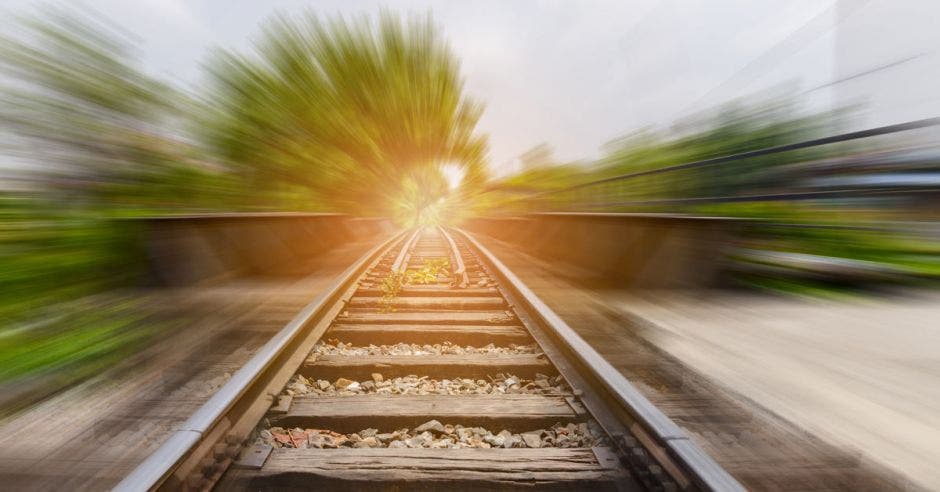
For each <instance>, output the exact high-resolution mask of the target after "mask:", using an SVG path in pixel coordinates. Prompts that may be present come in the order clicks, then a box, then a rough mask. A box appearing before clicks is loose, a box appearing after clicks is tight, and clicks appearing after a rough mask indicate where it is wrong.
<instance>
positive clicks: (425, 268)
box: [379, 258, 450, 312]
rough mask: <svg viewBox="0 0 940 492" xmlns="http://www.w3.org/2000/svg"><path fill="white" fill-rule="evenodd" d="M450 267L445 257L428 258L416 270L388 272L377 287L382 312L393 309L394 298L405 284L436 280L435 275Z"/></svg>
mask: <svg viewBox="0 0 940 492" xmlns="http://www.w3.org/2000/svg"><path fill="white" fill-rule="evenodd" d="M448 268H450V261H449V260H448V259H447V258H429V259H427V260H425V261H424V265H422V266H421V268H419V269H417V270H409V271H407V272H395V271H393V272H389V273H388V275H386V276H385V278H383V279H382V283H381V284H380V285H379V288H380V289H381V290H382V303H381V304H382V307H381V310H382V311H383V312H390V311H394V310H395V308H394V304H395V299H397V298H398V295H399V294H400V293H401V290H402V289H403V288H404V287H405V286H407V285H414V284H422V285H423V284H429V283H431V282H434V281H435V280H437V276H438V275H440V274H441V272H442V271H444V270H447V269H448Z"/></svg>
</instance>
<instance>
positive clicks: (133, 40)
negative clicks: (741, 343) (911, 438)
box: [0, 0, 940, 479]
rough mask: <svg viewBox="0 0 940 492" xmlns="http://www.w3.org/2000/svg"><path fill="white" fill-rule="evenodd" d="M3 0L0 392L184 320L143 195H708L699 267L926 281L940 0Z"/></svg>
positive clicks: (510, 212)
mask: <svg viewBox="0 0 940 492" xmlns="http://www.w3.org/2000/svg"><path fill="white" fill-rule="evenodd" d="M2 9H3V15H4V19H6V22H4V23H3V25H2V27H0V31H2V39H0V131H2V133H0V387H2V388H4V389H3V395H4V396H3V397H2V398H0V403H3V408H0V413H3V414H8V413H12V412H15V411H19V410H21V409H22V408H23V407H25V406H27V405H29V404H30V403H32V402H35V401H38V400H41V399H43V398H45V397H46V396H48V395H50V394H52V393H54V392H56V391H59V390H60V389H62V388H64V387H68V386H70V385H74V384H76V383H77V382H79V381H82V380H85V379H87V378H88V377H90V376H93V375H95V374H99V373H100V372H101V371H103V370H104V369H106V368H108V367H111V366H113V365H114V364H115V363H117V362H118V361H120V360H122V359H126V358H127V357H128V354H133V353H135V352H136V351H138V350H140V349H141V348H142V347H145V346H147V345H148V344H149V343H152V341H153V340H154V338H155V337H160V336H163V335H165V334H166V333H168V332H171V331H172V330H177V329H179V328H180V327H181V326H184V325H185V324H186V323H184V322H181V321H179V320H177V319H173V318H168V317H166V316H159V315H154V314H153V313H152V312H151V311H148V310H147V309H145V308H144V307H143V306H142V305H143V304H145V303H147V302H148V300H147V297H146V296H145V295H142V294H141V292H144V291H147V290H146V289H147V288H152V287H153V285H152V284H153V272H151V271H149V269H151V268H152V265H150V264H148V261H150V260H151V259H152V258H150V257H149V256H148V250H147V245H146V244H144V242H145V239H146V237H147V236H146V231H145V228H146V227H147V223H148V222H147V221H148V220H150V218H153V217H157V216H175V215H180V214H205V213H217V212H224V213H229V212H284V211H289V212H337V213H345V214H351V215H354V216H361V217H391V218H392V219H394V220H395V221H396V222H397V223H398V224H399V225H402V226H412V225H416V224H435V223H450V224H471V223H473V221H474V220H479V218H481V217H489V218H494V217H495V218H499V217H507V216H514V217H518V216H528V215H529V214H536V213H548V212H551V213H567V212H578V213H613V212H616V213H631V214H638V215H636V216H637V217H639V216H640V215H639V214H645V216H649V217H675V216H681V217H693V218H697V217H711V218H718V219H719V220H721V221H722V223H723V224H730V225H729V226H728V230H733V234H729V235H726V236H722V237H723V239H722V240H721V247H720V248H715V249H712V250H711V251H713V256H714V257H713V258H711V259H712V260H714V262H713V263H716V264H717V265H718V266H716V267H714V269H716V270H718V272H717V273H716V274H715V278H716V279H717V280H715V281H709V282H708V285H707V288H708V289H722V290H725V291H733V292H735V293H736V295H745V294H747V295H751V294H754V293H760V294H761V295H768V296H777V297H778V298H784V299H792V298H798V299H802V300H806V299H817V300H818V299H826V300H832V299H839V300H845V299H849V300H859V299H872V298H875V299H881V300H882V301H883V300H884V299H888V300H889V301H888V302H884V303H883V304H879V306H881V307H879V310H880V311H879V312H880V313H883V314H885V313H887V314H890V312H891V309H892V306H893V303H894V301H893V299H907V298H910V297H911V296H915V297H917V296H927V299H930V301H929V303H932V299H933V297H930V296H932V289H934V288H935V284H936V280H937V278H938V276H940V256H938V252H940V243H938V239H940V238H938V234H940V227H938V223H937V219H938V218H940V217H938V207H937V205H938V198H940V195H938V191H940V147H938V144H940V140H938V127H937V126H936V125H937V124H938V123H940V122H938V121H936V120H932V119H931V118H934V117H937V116H940V92H938V91H937V89H936V79H937V77H940V58H938V57H940V54H938V52H937V50H938V47H940V30H937V29H936V25H935V22H936V19H937V18H940V4H938V3H937V2H933V1H930V0H920V1H918V0H903V1H889V0H869V1H866V0H831V1H819V0H809V1H787V2H775V1H759V2H752V1H725V0H720V1H719V0H716V1H702V2H685V1H669V0H662V1H654V0H638V1H630V2H619V1H618V2H577V3H552V2H472V3H456V2H453V3H450V2H431V1H402V2H371V1H361V2H348V1H336V2H333V1H325V2H315V3H311V2H303V1H275V2H248V1H245V2H233V1H221V0H220V1H215V0H212V1H204V2H184V1H182V0H144V1H140V2H122V1H117V0H114V1H111V0H102V1H86V2H60V3H41V4H40V3H37V2H30V1H23V0H7V1H6V2H4V4H3V6H2ZM871 129H875V131H871V132H867V133H866V132H864V131H866V130H871ZM859 132H861V133H859ZM834 136H841V137H839V138H834V139H830V140H820V139H825V138H827V137H834ZM765 149H773V150H772V151H762V150H765ZM493 223H494V222H491V223H488V224H490V225H489V226H487V227H490V228H491V230H490V232H492V234H493V236H497V237H501V239H504V240H506V241H510V242H511V240H513V237H511V234H508V233H507V231H506V230H498V229H499V227H497V226H492V224H493ZM510 227H511V226H510ZM494 228H495V229H494ZM585 234H591V233H590V232H586V233H585ZM515 239H517V240H520V238H518V237H517V238H515ZM522 242H523V243H524V242H525V240H524V238H522ZM519 248H520V249H521V250H522V251H525V248H524V247H523V246H520V247H519ZM709 248H711V246H709ZM561 256H562V257H563V256H564V255H561ZM717 256H720V258H717ZM556 259H557V258H556ZM582 266H583V265H582ZM690 268H694V267H690ZM604 280H605V281H606V282H608V283H610V282H613V283H615V284H616V282H617V281H618V279H616V278H607V279H604ZM619 280H620V281H623V280H624V279H622V278H621V279H619ZM626 283H627V284H629V283H630V282H629V281H626ZM633 287H634V288H640V287H642V286H640V285H638V284H637V285H633ZM705 287H706V286H703V285H697V286H696V288H705ZM147 292H149V291H147ZM605 302H608V301H605ZM610 302H612V301H610ZM879 302H881V301H879ZM897 302H900V301H897ZM768 316H769V315H768ZM926 316H928V318H926V319H922V321H923V323H926V324H930V325H934V324H935V319H936V318H930V316H932V314H930V313H928V314H927V315H926ZM187 323H188V321H187ZM850 323H851V322H850ZM927 338H928V339H929V341H930V342H931V343H936V340H937V336H936V334H932V333H931V334H929V335H927ZM915 343H916V342H915ZM918 357H920V358H921V359H923V361H924V364H926V365H925V366H924V367H926V368H927V369H924V370H925V371H936V370H937V367H940V366H937V365H936V364H937V362H936V359H935V358H933V359H929V360H927V359H926V357H927V356H918ZM936 403H937V401H936V399H934V400H932V402H928V406H930V405H934V404H936ZM932 410H933V411H936V410H937V408H932ZM932 415H934V417H932V418H934V419H936V413H934V414H932ZM934 423H936V420H934ZM934 479H936V476H935V475H934Z"/></svg>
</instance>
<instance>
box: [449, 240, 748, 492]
mask: <svg viewBox="0 0 940 492" xmlns="http://www.w3.org/2000/svg"><path fill="white" fill-rule="evenodd" d="M457 231H458V232H459V233H460V234H462V235H463V237H464V238H466V239H467V241H468V243H470V244H472V245H473V247H474V248H476V250H477V251H478V252H479V253H480V254H481V255H482V256H483V257H484V258H486V260H487V262H488V263H489V264H490V265H491V266H492V267H493V268H494V270H495V271H496V272H497V274H498V275H499V276H500V277H502V280H503V281H504V282H503V283H504V285H505V286H506V287H508V288H510V289H512V291H513V292H514V294H515V295H516V296H517V297H518V298H519V299H521V300H522V301H523V302H524V303H525V304H526V305H527V306H526V307H527V308H528V309H529V311H530V312H532V313H534V314H535V315H536V316H537V317H538V318H539V319H540V321H541V322H542V324H543V325H544V326H546V327H547V328H548V329H549V330H551V331H552V332H553V333H554V334H555V336H556V337H557V338H558V339H559V340H560V341H561V342H563V343H564V344H565V345H567V347H568V348H569V351H570V353H571V354H573V356H574V357H576V358H577V359H578V360H579V361H580V363H581V364H582V365H583V366H584V367H585V368H586V369H587V370H589V371H590V372H591V373H593V376H594V377H595V378H596V379H597V380H598V381H600V382H601V383H602V384H603V385H604V387H605V389H606V390H607V391H608V392H609V393H610V395H611V396H613V397H614V398H615V399H616V400H617V401H618V402H619V403H620V404H621V405H622V406H623V407H624V408H625V409H626V410H627V411H628V413H629V414H631V415H633V416H634V417H635V418H636V419H637V420H638V421H639V422H640V423H641V424H642V425H643V427H644V428H645V429H646V430H648V431H649V432H651V433H652V434H653V435H654V436H655V437H656V439H658V440H659V441H660V442H661V443H662V444H664V445H665V446H666V447H667V449H668V450H669V451H670V452H671V454H672V456H673V457H674V458H675V459H677V460H678V461H679V463H680V464H681V466H682V467H683V468H684V469H685V471H686V472H687V473H689V474H690V476H691V478H692V480H693V481H694V482H695V484H696V485H698V486H699V487H700V488H702V489H703V490H708V491H728V492H739V491H744V490H746V489H745V488H744V486H743V485H741V483H740V482H738V481H737V480H736V479H735V478H734V477H732V476H731V475H730V474H729V473H728V472H727V471H725V470H724V468H722V467H721V465H719V464H718V463H716V462H715V460H714V459H712V457H711V456H709V455H708V454H707V453H706V452H705V451H704V450H702V449H701V448H700V447H699V446H698V445H697V444H695V442H693V441H692V440H691V439H689V436H688V435H687V434H686V433H685V432H684V431H683V430H682V429H681V428H679V426H678V425H676V424H675V422H673V421H672V419H670V418H669V417H667V416H666V415H665V414H664V413H663V412H662V411H661V410H659V408H657V407H656V406H655V405H653V404H652V403H651V402H650V401H649V400H648V399H647V398H646V397H645V396H643V394H642V393H640V392H639V390H637V389H636V387H635V386H633V384H632V383H630V381H629V380H628V379H627V378H626V377H624V376H623V375H622V374H621V373H620V371H618V370H617V369H616V368H615V367H614V366H612V365H611V364H610V363H609V362H607V361H606V360H605V359H604V358H603V357H602V356H601V355H600V354H599V353H598V352H597V351H596V350H594V348H593V347H591V346H590V345H589V344H588V343H587V342H586V341H585V340H584V339H583V338H581V336H580V335H578V334H577V332H575V331H574V329H572V328H571V327H570V326H569V325H568V324H567V323H566V322H565V321H564V320H563V319H561V317H559V316H558V315H557V314H555V312H554V311H553V310H552V309H551V308H549V307H548V305H546V304H545V303H544V302H543V301H542V300H541V299H539V297H538V296H537V295H536V294H535V293H534V292H532V290H530V289H529V288H528V287H527V286H526V285H525V284H524V283H523V282H522V281H521V280H520V279H519V277H517V276H516V275H515V274H514V273H513V272H512V271H511V270H509V268H507V267H506V265H504V264H503V263H502V262H501V261H500V260H499V259H498V258H496V256H495V255H493V254H492V253H491V252H490V251H489V250H488V249H487V248H486V247H485V246H483V245H482V244H481V243H480V242H479V241H477V240H476V238H474V237H473V236H472V235H471V234H469V233H467V232H466V231H464V230H462V229H457Z"/></svg>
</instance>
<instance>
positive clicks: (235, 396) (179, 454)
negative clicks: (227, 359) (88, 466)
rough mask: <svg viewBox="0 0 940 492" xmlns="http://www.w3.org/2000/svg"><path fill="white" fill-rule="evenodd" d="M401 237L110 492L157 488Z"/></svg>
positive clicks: (370, 256) (355, 270)
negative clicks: (317, 320) (282, 356)
mask: <svg viewBox="0 0 940 492" xmlns="http://www.w3.org/2000/svg"><path fill="white" fill-rule="evenodd" d="M402 235H403V233H399V234H395V235H394V236H392V237H390V238H388V239H386V240H385V241H383V242H382V243H380V244H378V245H376V246H375V247H373V248H372V249H370V250H369V251H368V252H367V253H365V254H364V255H363V256H361V257H360V258H359V259H358V260H357V261H356V262H355V263H354V264H353V265H352V266H350V267H349V268H347V269H346V270H345V271H344V272H343V273H342V274H340V276H339V277H338V278H337V279H336V280H335V281H333V283H332V284H330V286H329V287H327V288H326V289H325V290H324V291H323V292H321V293H320V294H319V295H317V296H316V297H315V298H314V299H313V300H312V301H311V302H310V303H309V304H307V305H306V306H305V307H304V308H303V310H301V311H300V312H299V313H298V314H297V316H295V317H294V318H293V319H292V320H291V321H290V322H288V323H287V325H285V326H284V328H282V329H281V330H280V331H279V332H278V333H277V334H276V335H274V337H272V338H271V339H270V340H269V341H268V342H267V343H265V344H264V346H262V347H261V349H260V350H258V352H257V353H255V355H254V356H252V358H251V359H249V361H248V362H247V363H246V364H245V365H244V366H242V367H241V368H240V369H239V370H238V371H236V372H235V374H233V375H232V377H231V379H229V380H228V381H227V382H226V383H225V385H223V386H222V387H221V388H220V389H219V390H218V391H217V392H216V393H215V394H214V395H212V397H211V398H210V399H209V400H208V401H207V402H206V403H204V404H203V405H202V406H201V407H200V408H199V409H198V410H197V411H196V412H195V413H194V414H193V415H192V416H190V417H189V419H187V420H186V422H185V423H183V425H181V426H180V428H179V429H178V430H176V431H175V432H174V433H173V434H171V435H170V437H169V438H168V439H167V440H166V441H165V442H164V443H163V445H161V446H160V447H159V448H158V449H157V450H156V451H154V452H153V453H152V454H151V455H150V456H149V457H147V459H145V460H144V461H143V462H142V463H140V464H139V465H138V466H137V468H135V469H134V470H133V471H132V472H131V473H130V474H129V475H127V476H126V477H124V479H123V480H122V481H121V482H120V483H119V484H117V486H115V487H114V489H113V490H116V491H121V492H132V491H134V492H136V491H146V490H154V489H157V488H158V487H160V486H161V485H162V484H163V483H164V482H165V481H166V480H167V478H169V477H170V476H171V475H172V474H173V473H174V471H175V470H176V468H177V467H178V466H179V465H180V464H181V463H182V462H183V461H184V459H186V457H187V456H188V455H189V454H190V453H191V452H193V451H195V450H196V448H197V447H198V446H199V444H200V441H201V440H202V439H203V437H204V436H206V435H207V434H209V432H210V431H211V430H212V429H213V428H214V427H215V426H216V425H217V424H218V423H219V422H221V421H222V420H223V418H224V417H225V416H226V413H227V412H228V411H229V410H230V409H231V408H232V407H233V406H234V405H235V404H236V402H238V400H239V399H240V398H241V397H242V396H243V395H244V394H245V393H246V392H247V391H248V390H249V388H251V387H252V386H253V385H254V384H255V383H256V382H258V381H259V380H260V379H261V376H262V374H264V373H265V372H266V371H268V370H269V369H270V368H271V367H272V364H273V362H274V361H275V359H277V358H278V357H280V356H281V355H282V354H283V353H284V352H285V350H286V349H287V348H288V347H289V345H290V344H291V343H292V342H294V341H295V340H296V339H298V338H299V337H300V336H301V335H302V334H303V332H304V328H305V327H307V326H309V325H310V324H311V322H313V321H314V320H316V319H317V318H319V317H321V316H322V314H323V312H324V311H326V310H327V309H328V308H329V307H331V306H333V305H335V304H336V302H337V301H338V298H339V297H340V296H341V295H342V293H343V292H344V291H345V290H346V289H348V288H349V285H350V284H351V283H353V282H354V281H355V280H356V279H357V278H359V276H360V275H361V274H362V272H363V271H364V270H365V269H366V268H367V267H368V265H369V264H370V262H372V261H373V260H374V259H375V258H376V257H378V255H379V254H380V253H383V252H385V251H386V250H388V249H389V248H390V245H392V244H394V243H395V241H397V240H398V239H399V238H400V237H402ZM406 246H407V243H406Z"/></svg>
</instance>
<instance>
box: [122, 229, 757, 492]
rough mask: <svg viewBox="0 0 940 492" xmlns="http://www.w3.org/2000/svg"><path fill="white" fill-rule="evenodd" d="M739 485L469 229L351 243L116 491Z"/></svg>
mask: <svg viewBox="0 0 940 492" xmlns="http://www.w3.org/2000/svg"><path fill="white" fill-rule="evenodd" d="M314 486H315V487H325V488H329V489H331V490H333V489H337V488H347V489H356V490H359V489H362V488H368V489H380V490H384V489H394V490H402V489H410V488H418V489H421V488H423V489H427V488H429V487H443V486H448V487H454V488H457V489H461V490H463V489H494V488H495V489H504V488H514V487H522V488H544V489H582V488H586V487H595V488H600V489H611V490H741V489H742V487H741V486H740V484H738V483H737V482H736V481H735V480H734V479H733V478H732V477H731V476H730V475H728V474H727V473H726V472H725V471H724V470H722V469H721V468H720V467H719V466H718V465H717V464H716V463H715V462H714V461H713V460H712V459H711V458H710V457H708V455H706V454H705V453H704V452H703V451H702V450H701V449H699V448H698V446H696V445H695V444H694V443H693V442H692V441H690V440H689V439H688V437H687V436H686V435H685V434H684V432H683V431H682V430H681V429H679V428H678V426H676V425H675V424H674V423H673V422H672V421H670V420H669V419H668V418H667V417H666V416H665V415H663V414H662V413H661V412H660V411H659V410H658V409H657V408H656V407H655V406H653V405H652V404H650V403H649V401H647V400H646V399H645V398H644V397H643V396H642V395H641V394H640V393H639V392H638V391H637V390H636V389H635V388H634V387H633V386H632V385H631V384H630V383H629V382H628V381H627V380H626V379H624V378H623V376H621V375H620V373H619V372H617V371H616V370H615V369H614V368H613V367H612V366H610V364H608V363H607V362H606V361H604V360H603V359H602V358H601V357H600V356H599V355H598V354H597V353H596V352H595V351H594V350H593V349H592V348H591V347H590V346H589V345H587V343H586V342H584V341H583V340H582V339H581V338H580V337H579V336H578V335H576V334H575V333H574V331H572V330H571V328H570V327H568V325H567V324H565V323H564V321H563V320H561V319H560V318H559V317H558V316H557V315H555V314H554V313H553V312H552V311H551V310H550V309H549V308H548V307H547V306H545V305H544V304H543V303H542V302H541V301H540V300H539V299H538V298H537V297H536V296H535V295H534V294H533V293H532V292H531V291H529V290H528V289H527V288H526V287H525V286H524V285H523V284H522V283H521V282H520V281H519V279H518V278H516V277H515V276H514V275H513V274H512V272H510V271H509V270H508V269H507V268H506V267H505V266H504V265H502V263H500V262H499V260H498V259H496V258H495V257H494V256H493V255H492V254H490V253H489V252H488V251H487V250H486V249H485V248H483V246H482V245H480V244H479V243H477V242H476V241H475V240H474V239H473V238H472V237H471V236H470V235H468V234H466V233H464V232H463V231H459V230H449V229H444V228H440V227H438V228H430V227H428V228H423V229H416V230H412V231H408V232H405V233H402V234H400V235H398V236H396V237H394V238H392V239H389V240H388V241H386V242H385V243H383V244H381V245H379V246H377V247H376V248H374V249H373V250H372V251H370V252H369V253H367V254H366V255H365V256H364V257H363V258H362V259H360V260H359V261H358V262H357V263H356V264H355V265H353V266H352V267H350V268H349V269H348V270H347V271H346V272H345V273H344V274H343V275H342V276H341V277H340V278H339V279H337V281H336V282H335V283H334V284H333V286H332V287H331V288H330V289H328V290H327V291H326V292H324V293H323V294H321V295H320V296H319V297H318V298H317V299H315V300H314V301H313V302H311V303H310V304H309V305H308V306H307V307H306V308H305V309H304V310H303V311H302V312H301V313H300V314H298V316H297V317H296V318H295V319H294V320H292V321H291V322H290V323H289V324H288V325H287V326H285V327H284V329H283V330H282V331H281V332H280V333H278V335H277V336H275V337H274V338H273V339H272V340H271V341H270V342H268V344H266V345H265V346H264V347H263V348H262V349H261V350H259V352H258V353H257V354H256V355H255V356H254V357H253V358H252V359H251V360H250V361H249V363H248V364H246V365H245V366H244V367H243V368H242V369H240V370H239V371H238V372H237V373H236V374H234V375H233V377H232V379H231V380H229V382H228V383H227V384H226V385H225V386H224V387H223V388H222V389H221V390H220V391H219V392H218V393H216V394H215V395H214V396H213V398H212V399H210V401H208V402H207V403H206V404H205V405H204V406H203V407H202V408H200V409H199V410H198V411H197V412H196V413H195V414H194V415H193V416H192V417H191V418H190V419H189V420H188V421H187V422H186V423H185V424H184V425H183V426H182V427H181V428H180V429H179V430H177V431H176V432H175V433H174V434H173V435H172V436H171V437H170V439H169V440H168V441H167V442H166V443H165V444H164V445H163V446H162V447H161V448H160V449H158V450H157V451H156V452H155V453H154V454H153V455H151V456H150V457H149V458H148V459H147V460H146V461H145V462H143V463H142V464H141V465H140V466H139V467H138V468H137V469H135V470H134V471H133V472H132V473H131V474H129V475H128V476H127V477H126V478H125V479H124V480H123V481H122V482H121V484H119V486H118V487H117V489H118V490H154V489H172V490H178V489H207V488H212V487H216V488H219V489H223V490H244V489H251V490H275V489H276V490H281V489H292V488H294V489H301V488H310V487H314Z"/></svg>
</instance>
